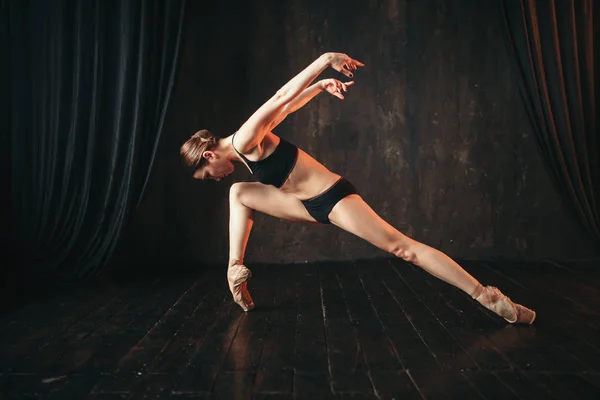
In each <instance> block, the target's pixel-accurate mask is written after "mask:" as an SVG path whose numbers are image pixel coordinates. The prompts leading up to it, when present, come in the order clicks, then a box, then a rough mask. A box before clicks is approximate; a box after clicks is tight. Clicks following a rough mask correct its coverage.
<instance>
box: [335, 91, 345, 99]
mask: <svg viewBox="0 0 600 400" xmlns="http://www.w3.org/2000/svg"><path fill="white" fill-rule="evenodd" d="M333 95H334V96H335V97H337V98H338V99H340V100H344V95H343V94H341V93H340V92H335V93H334V94H333Z"/></svg>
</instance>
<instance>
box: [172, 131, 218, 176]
mask: <svg viewBox="0 0 600 400" xmlns="http://www.w3.org/2000/svg"><path fill="white" fill-rule="evenodd" d="M218 142H219V138H218V137H216V136H215V135H213V134H212V133H210V131H208V130H207V129H202V130H200V131H198V132H196V133H194V134H193V135H192V137H191V138H189V139H188V140H187V141H186V142H185V143H184V144H183V145H182V146H181V149H179V154H181V157H182V158H183V163H184V164H185V165H186V166H187V167H190V168H193V169H198V168H200V167H201V166H202V162H203V160H204V157H202V154H203V153H204V152H205V151H208V150H211V149H213V148H214V147H215V146H216V145H217V143H218Z"/></svg>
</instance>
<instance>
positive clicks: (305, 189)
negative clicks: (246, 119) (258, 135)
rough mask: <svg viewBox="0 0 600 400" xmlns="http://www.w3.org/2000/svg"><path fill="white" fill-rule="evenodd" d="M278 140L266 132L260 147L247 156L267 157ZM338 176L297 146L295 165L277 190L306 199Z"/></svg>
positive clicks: (255, 157) (325, 188) (275, 136)
mask: <svg viewBox="0 0 600 400" xmlns="http://www.w3.org/2000/svg"><path fill="white" fill-rule="evenodd" d="M279 140H280V138H279V137H278V136H277V135H275V134H274V133H273V132H269V133H267V134H266V135H265V137H264V139H263V142H262V143H261V148H260V149H257V150H256V154H255V155H254V157H252V155H249V157H248V158H249V159H251V160H252V161H258V160H262V159H265V158H267V157H268V156H269V155H271V153H273V151H275V148H276V147H277V146H278V145H279ZM259 152H260V155H259ZM339 178H340V176H339V175H338V174H336V173H333V172H331V171H330V170H329V169H327V167H325V166H324V165H323V164H321V163H320V162H318V161H317V160H315V159H314V158H312V157H311V156H310V155H308V154H307V153H305V152H304V151H303V150H302V149H300V148H299V149H298V159H297V160H296V165H294V168H293V169H292V172H291V173H290V175H289V176H288V178H287V179H286V181H285V182H284V184H283V186H281V188H280V189H279V190H281V191H282V192H285V193H289V194H291V195H293V196H295V197H297V198H298V199H300V200H306V199H310V198H313V197H315V196H317V195H319V194H320V193H323V192H324V191H325V190H327V189H328V188H329V187H331V185H333V184H334V183H335V182H336V181H337V180H338V179H339Z"/></svg>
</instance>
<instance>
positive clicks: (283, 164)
mask: <svg viewBox="0 0 600 400" xmlns="http://www.w3.org/2000/svg"><path fill="white" fill-rule="evenodd" d="M234 138H235V133H234V134H233V137H232V138H231V144H232V146H233V149H234V150H235V151H236V152H237V153H238V154H239V155H240V157H242V159H243V160H244V161H245V162H246V164H248V167H249V168H250V170H251V171H252V175H254V177H255V178H256V179H257V180H258V181H259V182H261V183H264V184H265V185H273V186H275V187H276V188H280V187H281V186H283V184H284V183H285V181H286V180H287V178H288V176H290V173H291V172H292V169H294V166H295V165H296V160H298V147H296V146H294V145H293V144H291V143H290V142H288V141H287V140H284V139H280V141H279V144H278V145H277V147H276V148H275V150H273V152H272V153H271V154H270V155H268V156H267V157H266V158H264V159H262V160H260V161H250V160H248V159H247V158H246V157H245V156H244V155H243V154H242V153H240V152H239V151H237V149H236V148H235V145H234V144H233V139H234Z"/></svg>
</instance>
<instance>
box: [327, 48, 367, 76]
mask: <svg viewBox="0 0 600 400" xmlns="http://www.w3.org/2000/svg"><path fill="white" fill-rule="evenodd" d="M328 56H329V57H330V61H329V64H330V65H331V68H333V69H335V70H336V71H338V72H341V73H342V74H344V75H346V76H347V77H348V78H352V77H354V74H352V72H350V70H357V69H358V67H364V66H365V64H363V63H361V62H360V61H358V60H354V59H352V58H350V57H348V55H346V54H344V53H328Z"/></svg>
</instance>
